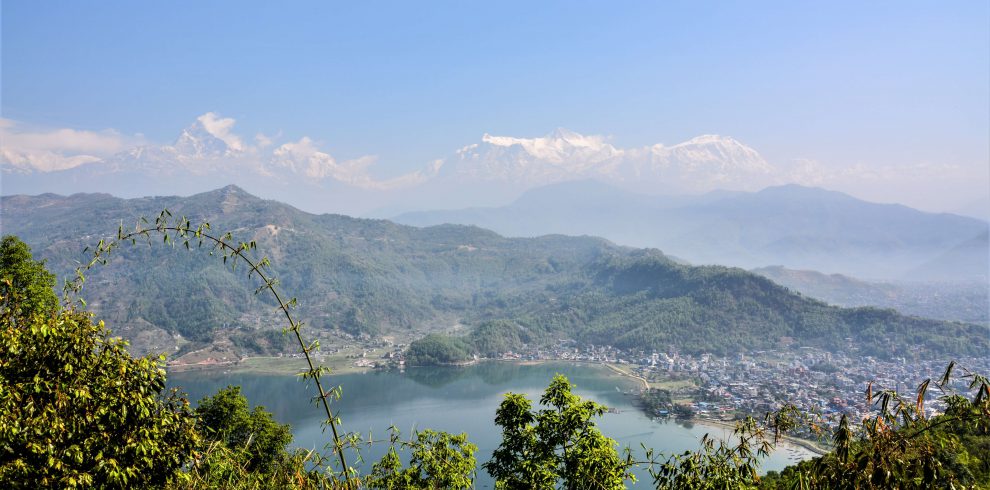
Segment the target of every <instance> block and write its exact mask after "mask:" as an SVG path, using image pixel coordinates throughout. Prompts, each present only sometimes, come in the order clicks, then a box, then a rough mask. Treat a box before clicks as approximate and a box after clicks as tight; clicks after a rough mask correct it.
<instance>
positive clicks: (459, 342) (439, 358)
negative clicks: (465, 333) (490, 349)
mask: <svg viewBox="0 0 990 490" xmlns="http://www.w3.org/2000/svg"><path fill="white" fill-rule="evenodd" d="M473 353H474V346H472V345H471V343H470V342H468V341H466V340H464V339H462V338H460V337H450V336H447V335H439V334H430V335H427V336H426V337H423V338H422V339H419V340H416V341H414V342H412V343H411V344H409V348H408V350H407V351H406V362H408V363H409V364H410V365H412V366H432V365H443V364H457V363H462V362H465V361H468V360H470V359H471V358H472V355H473Z"/></svg>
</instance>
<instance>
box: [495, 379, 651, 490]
mask: <svg viewBox="0 0 990 490" xmlns="http://www.w3.org/2000/svg"><path fill="white" fill-rule="evenodd" d="M572 388H573V385H572V384H571V383H570V382H568V381H567V378H565V377H564V376H562V375H559V374H558V375H556V376H555V377H554V378H553V381H551V382H550V386H549V387H547V390H546V391H545V392H544V394H543V397H542V398H540V403H541V404H542V405H544V406H546V407H548V408H547V409H543V410H538V411H533V410H532V404H531V403H530V401H529V399H527V398H526V397H525V396H524V395H519V394H515V393H508V394H506V395H505V400H504V401H503V402H502V404H501V405H500V406H499V408H498V410H497V411H496V412H495V424H496V425H498V426H500V427H502V444H501V445H499V447H498V449H496V450H495V452H494V453H493V454H492V459H491V461H488V462H487V463H485V464H484V465H483V466H484V468H485V470H487V471H488V474H490V475H491V476H492V478H494V479H495V485H496V488H500V489H529V488H556V487H557V485H558V483H559V484H560V485H561V487H562V488H566V489H592V488H594V489H620V488H625V483H624V482H625V481H626V480H631V479H632V475H631V474H630V473H629V472H628V469H629V467H630V466H631V465H632V464H633V463H632V461H631V459H630V458H629V457H628V456H627V457H626V458H622V457H620V456H619V453H618V452H617V451H616V449H615V448H616V442H615V441H614V440H612V439H609V438H608V437H605V436H604V435H602V433H601V432H600V431H599V430H598V428H597V427H595V422H594V420H593V419H594V418H596V417H600V416H601V415H602V414H604V413H605V411H606V408H605V407H604V406H603V405H599V404H597V403H595V402H593V401H590V400H582V399H581V397H579V396H577V395H575V394H573V393H571V389H572Z"/></svg>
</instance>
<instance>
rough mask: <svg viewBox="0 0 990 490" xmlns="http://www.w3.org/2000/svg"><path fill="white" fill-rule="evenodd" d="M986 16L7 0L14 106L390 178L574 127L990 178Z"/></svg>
mask: <svg viewBox="0 0 990 490" xmlns="http://www.w3.org/2000/svg"><path fill="white" fill-rule="evenodd" d="M988 6H990V3H988V2H979V1H974V2H951V3H943V2H903V1H899V2H818V3H814V4H812V3H807V2H733V3H728V2H663V3H661V2H596V3H592V2H578V1H569V2H528V1H527V2H494V3H484V4H482V3H479V2H462V1H458V2H429V3H427V2H422V3H420V2H394V3H389V2H350V3H347V4H345V3H342V2H335V3H330V2H285V3H282V2H278V3H276V2H219V1H218V2H80V1H76V2H36V1H10V0H7V1H4V2H3V6H2V29H3V31H2V41H3V43H2V65H3V66H2V69H3V71H2V106H0V109H2V113H3V117H4V118H7V119H11V120H15V121H18V122H19V123H21V124H31V125H37V126H41V127H48V128H63V127H65V128H76V129H89V130H101V129H106V128H111V129H113V130H116V131H119V132H121V133H123V134H127V135H132V134H135V133H141V134H143V135H144V136H145V137H147V138H148V139H150V140H152V141H156V142H163V143H164V142H170V141H172V140H173V139H174V138H175V137H176V135H177V133H178V131H179V130H180V129H181V128H183V127H185V126H187V125H188V124H189V123H190V122H192V121H193V120H195V118H196V117H197V116H199V115H201V114H203V113H205V112H207V111H214V112H216V113H218V114H221V115H223V116H225V117H231V118H234V119H236V120H237V128H238V131H239V132H241V133H243V134H247V135H252V134H254V133H257V132H263V133H265V134H269V135H272V134H276V133H279V132H281V134H282V135H284V137H285V138H288V139H296V138H299V137H301V136H304V135H305V136H309V137H311V138H312V139H314V140H316V141H318V142H320V144H321V145H323V146H324V147H326V148H329V149H332V151H333V153H334V154H335V155H338V156H339V157H341V158H356V157H359V156H361V155H367V154H374V155H378V156H379V160H378V162H379V163H378V164H377V166H376V172H378V173H382V174H386V175H389V174H396V173H400V172H404V171H408V170H410V169H415V168H420V167H422V166H423V164H424V162H427V161H429V160H431V159H434V158H440V157H443V156H445V155H447V154H449V153H450V152H452V151H453V150H455V149H457V148H459V147H461V146H464V145H466V144H470V143H473V142H476V141H478V140H479V138H480V137H481V135H482V134H483V133H486V132H487V133H491V134H505V135H513V136H525V137H532V136H539V135H543V134H546V133H548V132H549V131H551V130H552V129H554V128H555V127H558V126H560V127H566V128H569V129H572V130H575V131H578V132H580V133H585V134H603V135H608V136H610V137H611V142H612V143H613V144H615V145H617V146H622V147H632V146H641V145H648V144H654V143H667V144H670V143H677V142H679V141H683V140H685V139H688V138H690V137H692V136H696V135H699V134H706V133H714V134H723V135H731V136H733V137H735V138H737V139H739V140H741V141H744V142H746V143H747V144H749V145H750V146H753V147H754V148H757V149H758V150H759V151H760V152H761V153H762V154H763V155H764V156H765V157H767V159H768V160H770V161H783V160H792V159H812V160H815V161H817V162H820V163H822V164H823V165H867V166H870V165H900V164H922V163H927V164H949V165H956V166H962V167H965V168H968V169H970V170H972V171H973V172H975V174H978V175H982V174H981V172H984V170H986V169H987V168H990V163H988V160H990V154H988V153H990V149H988V147H990V137H988V134H990V27H988V25H990V7H988ZM986 171H987V172H990V170H986ZM984 173H985V172H984Z"/></svg>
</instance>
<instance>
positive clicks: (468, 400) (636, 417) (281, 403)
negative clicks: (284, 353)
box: [169, 361, 812, 488]
mask: <svg viewBox="0 0 990 490" xmlns="http://www.w3.org/2000/svg"><path fill="white" fill-rule="evenodd" d="M555 373H561V374H563V375H565V376H567V378H568V379H569V380H570V381H571V383H574V384H575V385H576V387H575V390H574V392H575V393H576V394H578V395H580V396H581V397H584V398H589V399H592V400H595V401H597V402H599V403H602V404H605V405H607V406H609V407H613V408H615V409H617V410H618V412H619V413H608V414H605V415H604V416H603V417H602V418H601V419H599V421H598V426H599V427H600V429H601V430H602V432H603V433H605V435H607V436H609V437H611V438H613V439H615V440H616V441H618V442H619V445H620V446H623V447H624V446H630V447H632V448H633V449H634V450H636V451H637V454H641V453H642V451H641V449H640V443H642V444H645V445H646V446H647V447H652V448H654V449H655V450H657V451H662V452H665V453H667V454H673V453H678V452H683V451H685V450H695V449H697V448H698V446H699V441H700V439H701V437H702V436H703V435H704V434H705V433H711V434H713V435H717V436H720V437H726V436H727V435H728V432H727V431H726V430H724V429H721V428H718V427H713V426H708V425H702V424H697V423H696V424H695V425H694V426H693V427H684V426H681V425H678V424H676V423H674V422H657V421H654V420H651V419H650V418H649V417H647V416H646V415H645V414H643V413H642V412H641V411H640V410H639V409H637V408H636V407H635V406H633V401H634V398H633V397H632V396H630V395H627V394H625V393H624V392H625V391H627V390H629V389H631V388H638V387H639V386H640V385H639V384H638V382H636V381H635V380H632V379H630V378H627V377H624V376H620V375H618V374H616V373H614V372H613V371H611V370H609V369H607V368H605V367H602V366H597V365H588V364H576V363H538V364H520V363H509V362H496V361H491V362H482V363H478V364H475V365H472V366H465V367H429V368H426V367H424V368H410V369H407V370H406V371H405V372H404V373H400V372H382V371H374V372H368V373H359V374H343V375H335V376H330V377H328V378H325V380H326V385H327V386H337V385H339V386H341V387H342V390H343V397H342V399H341V400H340V401H338V402H336V403H335V405H333V407H334V409H335V410H336V411H337V412H338V413H339V415H340V417H341V420H342V427H343V429H344V430H347V431H351V432H355V431H356V432H363V433H364V434H365V438H367V435H368V432H369V431H371V433H372V434H373V435H374V437H375V439H380V438H383V437H385V436H386V432H387V430H388V428H389V426H392V425H394V426H395V427H397V428H398V429H399V430H401V431H402V433H403V434H404V435H407V436H408V435H409V434H410V433H411V432H412V429H416V428H420V429H423V428H431V429H436V430H443V431H447V432H452V433H460V432H467V433H468V435H469V439H470V441H471V442H473V443H474V444H476V445H477V446H478V452H477V453H476V458H477V460H478V466H479V468H478V476H477V479H476V483H477V487H478V488H492V487H493V484H492V481H491V479H490V478H489V477H488V474H487V473H485V471H484V470H483V469H481V468H480V465H481V463H483V462H485V461H487V460H488V459H489V457H490V456H491V453H492V451H493V450H494V449H495V448H496V447H498V444H499V443H500V442H501V432H500V431H499V430H498V428H497V427H496V426H495V423H494V419H495V410H496V408H497V407H498V405H499V403H500V402H501V401H502V396H503V394H505V393H506V392H509V391H512V392H514V393H523V394H526V395H527V396H528V397H529V398H530V399H531V400H533V402H534V405H537V404H538V400H539V398H540V395H541V394H542V393H543V390H544V389H545V388H546V387H547V385H548V384H549V383H550V380H551V378H553V375H554V374H555ZM169 385H170V386H175V387H181V388H182V389H183V390H184V391H186V392H187V393H188V394H189V399H190V400H192V401H193V402H195V401H197V400H199V399H200V398H202V397H203V396H206V395H209V394H212V393H215V392H216V391H217V390H218V389H219V388H222V387H224V386H226V385H240V386H241V388H242V392H243V393H244V395H245V396H247V398H248V400H249V401H250V403H252V404H260V405H264V406H265V407H266V408H267V409H268V410H269V411H271V412H272V413H273V414H274V416H275V419H276V420H278V421H279V422H282V423H289V424H292V431H293V434H294V436H295V439H294V441H293V444H294V445H296V446H299V447H304V448H307V449H309V448H317V449H322V448H323V446H324V444H325V443H326V441H327V440H328V436H327V435H326V434H324V433H323V430H322V428H321V426H320V422H321V421H322V420H323V415H322V411H321V409H320V408H318V407H317V406H315V405H313V404H312V403H311V402H310V397H311V396H312V394H313V393H314V392H315V389H313V388H311V387H310V384H306V383H304V382H303V381H301V379H300V378H299V377H297V376H287V375H259V374H253V373H252V374H244V373H230V374H225V373H222V372H215V371H207V372H203V371H199V372H178V373H170V374H169ZM385 449H386V448H385V446H384V445H381V444H377V445H375V446H373V447H372V448H371V449H370V450H365V451H364V454H363V455H364V458H365V460H367V461H377V459H378V458H379V457H381V455H382V454H383V453H384V450H385ZM811 456H812V454H811V453H810V452H809V451H807V450H804V449H802V448H798V447H794V446H786V447H782V448H779V449H778V450H777V451H776V452H775V453H774V454H772V455H771V456H770V457H769V458H768V459H767V460H766V461H765V462H764V464H763V469H764V470H779V469H780V468H783V467H784V466H787V465H788V464H793V463H794V462H795V461H797V460H798V459H802V458H809V457H811ZM351 459H353V455H351ZM369 466H370V464H369ZM638 479H639V480H640V483H639V485H636V486H638V487H643V488H647V487H650V485H649V479H648V475H647V474H646V473H645V471H643V472H638Z"/></svg>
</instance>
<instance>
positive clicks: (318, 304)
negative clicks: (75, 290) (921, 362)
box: [3, 187, 990, 362]
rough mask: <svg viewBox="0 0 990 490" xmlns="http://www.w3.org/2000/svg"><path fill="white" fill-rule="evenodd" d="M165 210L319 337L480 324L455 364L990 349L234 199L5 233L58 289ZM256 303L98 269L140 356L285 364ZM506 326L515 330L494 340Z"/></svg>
mask: <svg viewBox="0 0 990 490" xmlns="http://www.w3.org/2000/svg"><path fill="white" fill-rule="evenodd" d="M166 207H167V208H168V209H170V210H171V211H172V213H173V214H174V215H176V216H179V215H184V216H186V217H187V218H189V219H190V220H191V221H192V222H193V223H198V222H201V221H208V222H210V223H211V224H212V225H213V226H214V227H215V228H216V229H223V230H230V231H232V232H233V234H234V236H235V237H237V239H238V240H253V241H255V242H256V243H257V245H258V248H259V250H263V251H264V253H265V255H267V257H268V258H269V259H270V260H271V264H272V268H273V270H274V271H276V272H277V278H278V280H279V281H280V284H281V285H282V287H284V288H285V289H287V290H291V291H293V292H294V294H296V296H297V299H298V304H299V305H300V307H299V316H300V317H301V318H305V319H306V322H307V324H308V325H309V326H311V327H314V328H315V329H317V330H318V331H320V332H324V335H323V337H332V336H334V335H340V334H346V335H351V336H371V337H375V336H379V335H386V334H390V333H396V332H399V333H405V334H407V335H411V336H416V337H422V336H425V335H426V334H428V333H430V332H438V331H442V330H444V328H445V327H447V326H450V325H454V324H464V325H467V326H469V327H470V328H469V331H467V332H466V333H464V334H463V336H464V337H465V338H464V339H462V340H463V342H461V341H460V340H458V341H456V342H452V341H451V342H444V341H441V340H440V339H439V338H438V337H431V338H430V339H429V342H431V343H433V345H434V346H435V347H436V346H440V345H445V344H450V345H446V346H445V348H444V350H445V351H446V353H445V354H444V355H442V356H440V357H438V359H446V360H445V361H441V362H457V359H461V358H463V356H464V355H474V354H478V355H493V354H497V353H500V352H504V351H506V350H512V349H516V348H518V346H519V345H520V344H532V343H544V342H552V341H556V340H559V339H571V340H576V341H578V342H585V343H593V344H611V345H615V346H616V347H620V348H629V347H635V348H642V349H656V350H667V351H669V350H677V351H680V352H686V353H700V352H713V353H717V354H724V353H727V352H730V351H736V350H739V349H767V348H774V347H777V346H778V345H780V342H781V339H782V338H788V339H793V340H794V341H796V342H797V343H798V345H808V346H816V347H822V348H826V349H853V350H858V351H859V352H861V353H863V354H869V355H877V356H905V357H915V356H924V355H939V356H943V357H951V356H963V355H977V354H980V353H983V352H986V351H987V350H990V340H988V339H990V333H988V328H987V327H986V326H985V325H984V326H981V325H974V324H966V323H959V322H946V321H936V320H927V319H921V318H916V317H909V316H904V315H901V314H898V313H897V312H895V311H893V310H883V309H874V308H868V307H864V308H852V309H843V308H837V307H833V306H829V305H826V304H824V303H822V302H819V301H816V300H814V299H810V298H807V297H804V296H801V295H798V294H795V293H793V292H791V291H789V290H787V289H786V288H784V287H781V286H779V285H777V284H775V283H773V282H771V281H770V280H768V279H766V278H763V277H761V276H757V275H755V274H751V273H748V272H746V271H743V270H741V269H734V268H726V267H717V266H704V267H694V266H689V265H684V264H680V263H677V262H675V261H673V260H671V259H670V258H668V257H667V256H665V255H664V254H663V253H662V252H661V251H659V250H655V249H630V248H624V247H619V246H616V245H613V244H611V243H609V242H607V241H605V240H602V239H597V238H592V237H565V236H556V235H551V236H544V237H539V238H525V239H513V238H505V237H501V236H499V235H497V234H495V233H492V232H489V231H486V230H482V229H479V228H475V227H470V226H452V225H443V226H435V227H429V228H415V227H409V226H400V225H396V224H394V223H391V222H388V221H383V220H365V219H354V218H349V217H345V216H339V215H312V214H308V213H304V212H301V211H299V210H296V209H294V208H292V207H290V206H287V205H284V204H280V203H277V202H273V201H266V200H262V199H258V198H256V197H254V196H251V195H249V194H247V193H246V192H244V191H243V190H241V189H239V188H236V187H227V188H224V189H221V190H218V191H213V192H209V193H205V194H199V195H195V196H191V197H188V198H179V197H160V198H141V199H129V200H124V199H117V198H114V197H111V196H107V195H102V194H77V195H73V196H69V197H61V196H55V195H50V194H47V195H42V196H36V197H27V196H8V197H4V198H3V208H4V219H5V222H4V229H5V232H8V233H17V234H20V235H21V236H22V238H23V239H24V240H25V242H27V243H28V244H30V245H31V246H32V247H33V248H34V250H36V252H37V255H38V256H39V257H42V258H44V259H46V260H47V261H48V264H49V267H50V268H51V269H52V270H53V271H55V272H56V273H57V274H58V276H59V277H71V274H72V270H73V268H74V267H75V265H77V263H78V262H83V261H85V260H88V259H87V257H86V254H85V253H83V251H84V249H85V248H86V246H91V245H94V244H95V242H97V241H98V240H99V239H100V238H101V237H103V236H104V235H101V233H113V231H114V230H116V229H117V228H118V227H123V228H124V229H130V228H131V227H133V226H134V225H133V224H134V223H136V222H137V221H138V219H139V217H141V216H155V215H157V213H159V212H160V211H161V209H163V208H166ZM253 293H254V290H253V289H252V288H251V286H250V285H246V284H245V283H244V282H243V281H241V280H240V278H238V277H236V273H235V272H231V271H229V270H228V269H227V268H225V266H224V264H222V263H221V262H220V261H218V260H215V257H210V256H208V254H206V253H199V252H196V251H186V250H185V249H183V248H175V247H160V246H148V245H144V244H141V245H139V246H130V247H125V248H122V249H120V250H119V251H118V252H117V253H116V254H115V255H114V256H113V257H112V258H111V264H110V265H109V266H107V267H102V268H99V269H94V270H93V271H92V272H91V276H90V278H89V280H88V285H87V290H86V292H85V295H86V299H87V301H88V303H89V305H90V308H91V309H92V310H93V311H94V312H96V313H97V315H98V316H99V318H102V319H105V320H107V321H108V322H111V323H112V324H114V325H116V326H117V331H118V332H119V333H120V334H122V335H124V336H125V338H128V339H130V340H131V341H132V342H133V343H134V348H135V349H134V350H135V352H137V353H143V352H161V351H163V350H165V351H170V352H171V351H174V349H175V348H176V346H177V344H176V340H175V339H176V338H177V337H181V338H182V340H183V341H187V342H188V344H185V347H184V348H185V349H193V348H197V347H199V346H203V345H206V344H209V343H211V342H217V341H221V340H229V341H230V342H233V343H234V344H235V345H240V346H243V348H244V349H251V350H257V351H268V352H275V351H279V350H284V349H285V348H286V346H285V345H284V344H279V343H278V342H277V341H276V338H277V337H276V336H272V335H270V333H271V331H272V330H275V329H276V327H275V325H276V324H277V323H276V322H277V316H275V315H274V314H273V307H274V306H275V305H274V303H272V301H271V300H270V299H268V298H266V297H264V296H255V295H254V294H253ZM492 320H504V321H507V322H510V323H511V324H512V325H514V328H512V329H505V328H501V327H498V328H493V327H492V326H491V325H492V324H490V323H488V322H490V321H492ZM446 347H453V348H451V349H447V348H446ZM448 354H449V355H448Z"/></svg>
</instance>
